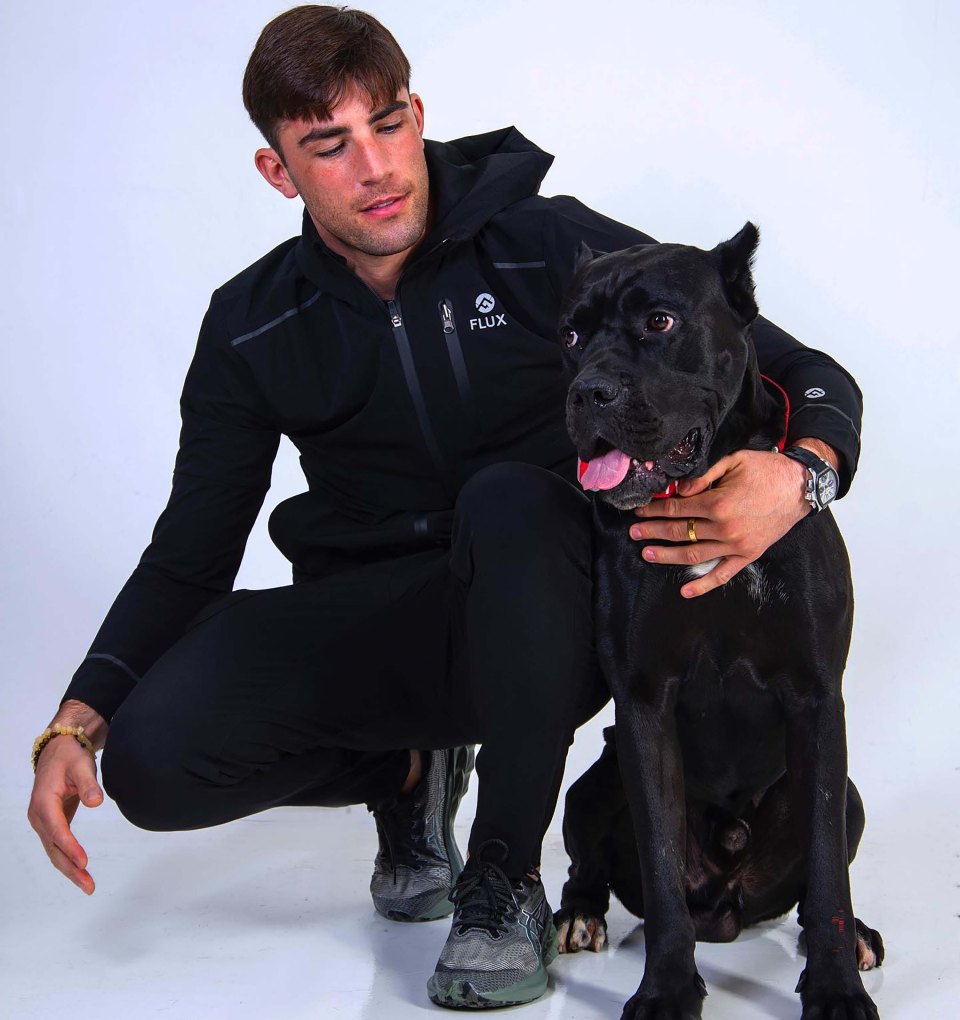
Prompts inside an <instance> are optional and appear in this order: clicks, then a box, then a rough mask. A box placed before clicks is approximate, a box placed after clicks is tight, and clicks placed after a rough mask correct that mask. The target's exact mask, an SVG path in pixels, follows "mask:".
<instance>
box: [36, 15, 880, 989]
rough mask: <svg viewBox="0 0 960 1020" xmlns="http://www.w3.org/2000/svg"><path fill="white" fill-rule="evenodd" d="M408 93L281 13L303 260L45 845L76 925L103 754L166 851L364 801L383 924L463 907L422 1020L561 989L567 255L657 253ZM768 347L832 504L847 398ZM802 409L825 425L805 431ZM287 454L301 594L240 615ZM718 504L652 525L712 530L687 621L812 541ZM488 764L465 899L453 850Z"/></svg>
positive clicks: (138, 619) (756, 485)
mask: <svg viewBox="0 0 960 1020" xmlns="http://www.w3.org/2000/svg"><path fill="white" fill-rule="evenodd" d="M409 71H410V69H409V64H408V63H407V61H406V58H405V57H404V55H403V53H402V52H401V51H400V49H399V47H398V46H397V44H396V42H395V40H394V39H393V37H392V36H391V35H390V34H389V33H388V32H387V31H386V30H385V29H384V28H383V26H381V25H380V24H379V23H378V22H376V21H375V20H374V19H373V18H371V17H370V16H369V15H365V14H363V13H362V12H357V11H343V10H339V9H337V8H332V7H318V6H307V7H299V8H295V9H294V10H291V11H288V12H287V13H286V14H283V15H281V16H280V17H278V18H276V19H275V20H274V21H272V22H271V23H270V24H269V25H268V26H267V27H266V28H265V29H264V31H263V33H262V35H261V37H260V39H259V40H258V42H257V45H256V47H255V49H254V52H253V54H252V55H251V58H250V61H249V63H248V66H247V70H246V74H245V77H244V102H245V105H246V108H247V110H248V112H249V113H250V115H251V118H252V119H253V121H254V123H255V124H256V125H257V126H258V128H259V129H260V130H261V132H262V133H263V134H264V136H265V138H266V139H267V141H268V143H269V147H267V148H263V149H260V150H259V151H258V152H257V154H256V165H257V168H258V170H259V171H260V173H261V174H262V175H263V177H264V178H265V180H266V181H267V182H268V183H269V184H270V185H271V186H273V187H274V188H276V189H277V190H278V191H279V192H280V193H281V194H282V195H284V196H285V197H287V198H295V197H297V196H299V197H300V198H302V199H303V202H304V206H305V211H304V220H303V233H302V236H301V237H299V238H293V239H291V240H290V241H287V242H285V243H284V244H282V245H280V246H279V247H278V248H277V249H275V250H274V251H272V252H270V253H269V254H268V255H266V256H264V258H262V259H261V260H259V261H258V262H257V263H255V264H254V265H252V266H250V267H249V268H248V269H246V270H245V271H244V272H242V273H241V274H240V275H239V276H237V277H236V278H234V279H233V280H231V281H230V282H229V283H227V284H226V285H224V286H223V287H221V288H220V289H219V290H218V291H217V292H216V293H215V294H214V296H213V299H212V301H211V305H210V309H209V311H208V313H207V315H206V317H205V319H204V323H203V327H202V329H201V333H200V338H199V341H198V345H197V351H196V354H195V357H194V359H193V362H192V364H191V366H190V370H189V372H188V374H187V378H186V381H185V384H184V390H183V395H182V399H181V409H182V414H183V431H182V433H181V441H180V450H179V453H178V456H177V463H176V469H175V474H174V484H173V491H172V494H171V497H170V502H169V503H168V506H167V508H166V509H165V510H164V512H163V514H162V515H161V517H160V519H159V520H158V522H157V527H156V529H155V531H154V535H153V540H152V542H151V544H150V546H149V547H148V548H147V550H146V551H145V552H144V554H143V557H142V558H141V561H140V563H139V564H138V566H137V567H136V569H135V570H134V572H133V574H132V576H131V577H130V579H129V580H128V582H127V584H126V585H125V586H124V588H123V590H122V591H121V592H120V594H119V595H118V597H117V599H116V601H115V603H114V605H113V607H112V608H111V610H110V612H109V613H108V615H107V617H106V619H105V621H104V623H103V626H102V627H101V629H100V631H99V633H98V634H97V637H96V638H95V640H94V642H93V645H92V647H91V650H90V653H89V654H88V656H87V658H86V659H85V660H84V662H83V663H82V664H81V665H80V668H79V669H78V670H77V672H76V674H75V676H74V678H73V680H72V682H71V684H70V686H69V688H68V690H67V693H66V695H65V698H64V700H63V702H62V704H61V707H60V710H59V711H58V712H57V714H56V716H55V717H54V720H53V723H52V728H51V729H50V730H48V731H47V732H45V733H44V734H43V735H41V737H40V738H38V741H37V744H36V747H35V764H36V767H37V775H36V782H35V785H34V792H33V797H32V799H31V805H30V811H29V815H30V820H31V824H32V825H33V826H34V828H35V829H36V831H37V832H38V835H39V836H40V838H41V841H42V842H43V845H44V847H45V849H46V851H47V853H48V854H49V856H50V858H51V861H52V862H53V864H54V865H55V866H56V867H57V868H58V869H59V870H61V871H62V872H63V873H64V874H65V875H67V877H68V878H70V879H71V880H72V881H74V882H75V883H76V884H77V885H78V886H79V887H80V888H81V889H83V890H84V891H85V892H87V893H91V892H92V891H93V880H92V878H91V877H90V874H89V872H88V871H87V855H86V853H85V852H84V850H83V849H82V848H81V846H80V844H79V843H78V842H77V840H76V839H75V837H74V836H73V835H72V833H71V832H70V828H69V825H70V822H71V821H72V818H73V815H74V813H75V811H76V809H77V806H78V803H80V802H82V803H83V804H84V805H86V806H88V807H94V806H96V805H97V804H99V803H100V802H101V801H102V799H103V794H102V792H101V790H100V787H99V786H98V784H97V780H96V768H95V761H94V758H93V756H92V755H91V753H90V751H91V750H93V749H96V748H99V747H103V748H104V754H103V762H102V764H103V774H104V786H105V788H106V789H107V791H108V792H109V793H110V794H111V796H112V797H114V799H115V800H116V801H117V803H118V805H119V806H120V809H121V811H123V813H124V814H125V815H126V816H127V817H128V818H129V819H131V820H132V821H134V822H135V823H136V824H138V825H141V826H143V827H145V828H154V829H178V828H195V827H200V826H205V825H214V824H218V823H221V822H225V821H228V820H231V819H233V818H237V817H241V816H244V815H247V814H251V813H253V812H255V811H260V810H263V809H265V808H267V807H272V806H276V805H283V804H287V805H289V804H313V805H328V806H330V805H340V804H350V803H367V804H368V805H369V806H370V807H371V809H372V810H373V812H374V816H375V819H376V823H377V830H378V835H379V842H380V846H379V851H378V853H377V856H376V860H375V864H374V874H373V878H372V880H371V892H372V895H373V900H374V905H375V907H376V909H377V910H379V911H380V912H381V913H383V914H384V915H385V916H387V917H391V918H394V919H397V920H427V919H431V918H435V917H440V916H445V915H447V914H449V913H450V910H451V906H452V907H453V914H454V916H453V923H452V928H451V932H450V935H449V938H448V939H447V943H446V945H445V947H444V950H443V952H442V954H441V957H440V960H439V962H438V964H437V968H436V971H435V973H434V975H433V977H432V978H431V979H430V982H429V985H428V991H429V994H430V997H431V998H432V999H433V1000H434V1001H435V1002H437V1003H439V1004H441V1005H445V1006H453V1007H484V1006H499V1005H509V1004H511V1003H517V1002H525V1001H529V1000H531V999H533V998H536V997H537V996H538V995H540V994H541V993H542V992H543V990H544V989H545V988H546V983H547V976H546V966H547V964H548V963H549V962H550V960H551V959H552V955H553V953H554V952H555V939H554V935H553V929H552V920H551V916H550V910H549V907H548V905H547V901H546V898H545V894H544V891H543V888H542V885H541V883H540V881H539V875H538V873H537V867H538V864H539V858H540V844H541V841H542V838H543V834H544V831H545V829H546V826H547V824H548V822H549V820H550V817H551V816H552V813H553V809H554V805H555V803H556V799H557V795H558V792H559V786H560V782H561V778H562V772H563V764H564V760H565V756H566V751H567V748H568V746H569V744H570V741H571V740H572V738H573V733H574V730H575V729H576V727H577V726H579V725H580V724H581V723H582V722H584V721H585V720H586V719H587V718H589V717H590V716H591V715H592V714H594V713H595V712H596V711H597V710H598V709H599V707H600V706H601V705H602V704H603V703H604V702H605V700H606V697H607V694H606V690H605V687H604V685H603V682H602V679H601V678H600V677H599V675H598V671H597V667H596V662H595V658H594V655H593V648H592V622H591V607H590V563H591V560H590V533H589V513H588V502H587V500H586V498H585V497H584V495H583V494H582V492H580V491H579V489H578V488H577V487H576V484H575V483H576V479H575V456H574V453H573V449H572V447H571V445H570V442H569V440H568V438H567V436H566V433H565V429H564V426H563V407H564V395H565V380H564V377H563V371H562V367H561V360H560V352H559V345H558V344H557V343H556V340H555V330H556V320H557V312H558V308H559V299H560V294H561V293H562V291H563V288H564V286H565V284H566V282H567V280H568V279H569V278H570V276H571V274H572V271H573V268H574V263H575V257H576V252H577V249H578V247H579V245H580V244H581V242H584V241H585V242H586V243H587V244H589V245H591V246H592V247H594V248H597V249H601V250H615V249H618V248H623V247H626V246H629V245H631V244H636V243H641V242H648V241H650V238H648V237H647V236H646V235H644V234H641V233H639V232H637V231H635V230H633V229H632V228H629V227H626V226H623V225H622V224H618V223H615V222H614V221H612V220H608V219H606V218H605V217H602V216H599V215H598V214H596V213H594V212H592V211H590V210H589V209H586V208H585V207H584V206H582V205H581V204H580V203H578V202H576V201H575V200H574V199H570V198H567V197H559V198H554V199H545V198H542V197H540V196H539V195H538V194H537V189H538V187H539V184H540V181H541V179H542V177H543V175H544V174H545V173H546V171H547V169H548V167H549V165H550V162H551V157H549V156H548V155H547V154H546V153H544V152H542V151H541V150H540V149H538V148H537V147H536V146H535V145H533V144H532V143H530V142H528V141H527V140H526V139H525V138H523V137H522V136H521V135H520V134H519V133H518V132H516V131H515V130H514V129H505V130H502V131H496V132H490V133H488V134H485V135H480V136H476V137H472V138H465V139H460V140H458V141H457V142H453V143H448V144H441V143H437V142H429V141H428V142H425V141H424V139H423V125H424V110H423V104H422V102H421V100H420V98H419V97H418V96H417V95H416V94H413V93H410V91H409ZM755 339H756V342H757V347H758V352H759V357H760V362H761V366H762V367H763V369H764V371H765V372H766V373H767V374H769V375H772V376H773V377H774V378H776V379H777V381H778V382H779V383H780V384H781V385H783V386H784V387H785V388H786V389H787V391H788V392H789V393H790V394H791V396H792V398H793V402H794V408H795V410H794V415H793V418H792V421H791V426H792V427H791V434H790V437H789V440H790V442H791V443H794V444H800V445H804V446H807V447H808V448H810V449H812V450H813V451H814V452H815V453H817V454H818V456H820V457H821V458H824V459H826V460H828V461H830V462H831V463H832V464H833V465H834V467H837V468H839V470H840V475H841V490H842V491H845V490H846V488H847V487H848V486H849V482H850V479H851V477H852V474H853V472H854V470H855V467H856V461H857V456H858V452H859V440H858V434H857V428H858V422H859V414H860V404H859V391H858V390H857V388H856V385H855V383H853V381H852V380H851V379H850V378H849V376H848V375H847V374H846V373H845V372H844V371H843V370H842V369H841V368H840V367H839V366H837V365H836V364H835V363H834V362H833V361H832V360H831V359H829V358H828V357H826V356H825V355H822V354H819V353H818V352H815V351H810V350H808V349H806V348H804V347H802V346H801V345H800V344H798V343H797V342H796V341H795V340H793V339H792V338H791V337H789V336H787V335H786V334H785V333H783V332H782V331H781V330H779V329H777V328H776V327H775V326H772V325H771V324H769V323H764V322H760V323H758V324H757V326H756V328H755ZM814 386H816V387H818V388H819V389H820V390H823V391H825V392H826V394H827V398H824V399H822V400H816V401H811V400H807V399H804V397H803V394H804V393H805V392H807V391H810V390H811V388H812V387H814ZM281 435H287V436H289V437H290V438H291V440H292V441H293V442H294V443H295V444H296V445H297V447H298V449H299V451H300V454H301V462H302V464H303V468H304V473H305V475H306V478H307V481H308V485H309V489H308V491H307V492H305V493H303V494H301V495H300V496H296V497H294V498H292V499H289V500H286V501H285V502H284V503H282V504H280V506H278V507H277V509H276V510H275V511H274V513H273V515H272V517H271V520H270V533H271V536H272V538H273V539H274V541H275V542H276V544H277V545H278V546H279V547H280V549H281V550H282V551H283V552H284V554H285V555H287V556H288V558H289V559H290V560H291V562H292V563H293V576H294V582H295V583H294V584H293V585H290V586H285V587H281V588H276V589H269V590H266V591H260V592H250V591H239V592H232V593H231V588H232V584H233V580H234V578H235V575H236V571H237V569H238V566H239V563H240V560H241V557H242V554H243V548H244V544H245V541H246V538H247V535H248V533H249V530H250V528H251V527H252V524H253V521H254V519H255V518H256V515H257V513H258V511H259V508H260V506H261V504H262V501H263V497H264V494H265V492H266V489H267V487H268V485H269V479H270V469H271V464H272V461H273V458H274V455H275V453H276V449H277V444H278V442H279V439H280V436H281ZM710 480H711V481H715V482H716V485H715V487H714V489H712V490H711V491H710V492H707V491H705V489H706V485H705V483H704V482H703V481H702V480H701V481H700V482H695V483H692V484H691V485H689V486H688V487H687V489H686V490H685V493H684V495H683V498H680V499H673V500H667V501H665V502H664V503H663V504H662V505H660V506H659V507H658V508H657V510H656V513H657V516H656V517H654V516H653V515H651V514H646V513H645V514H643V515H642V520H640V521H638V522H637V523H636V524H634V525H633V526H632V527H631V533H632V534H633V535H634V537H637V538H640V537H643V538H651V537H653V538H667V539H671V540H676V539H677V538H684V537H685V536H686V523H685V522H686V519H687V518H689V517H696V518H697V531H698V536H699V538H700V539H701V541H700V542H699V543H698V544H697V545H696V546H693V547H691V546H680V547H669V546H664V547H660V548H658V549H657V550H655V552H654V555H656V557H657V559H658V561H659V562H663V563H676V562H684V563H687V562H691V556H692V557H693V560H694V561H697V562H699V561H701V560H708V559H713V558H714V557H721V558H722V560H721V563H720V565H719V566H717V567H716V568H715V569H713V570H712V571H710V572H708V573H707V574H705V576H703V577H701V578H699V579H698V580H696V581H692V582H690V583H689V584H687V585H686V586H685V587H684V589H683V592H684V594H685V595H687V596H688V597H696V596H699V595H702V594H705V593H706V592H709V591H710V590H712V589H713V588H715V587H717V586H718V585H720V584H723V583H725V582H726V581H727V580H729V578H730V577H731V576H733V574H734V573H735V572H736V571H737V570H738V569H739V568H740V567H742V566H743V565H745V564H746V563H748V562H750V561H751V560H752V559H755V558H756V557H757V556H758V555H760V553H762V552H763V550H764V549H766V548H767V547H768V546H769V545H770V544H772V543H773V542H775V541H776V540H777V539H778V538H780V537H781V536H782V535H783V534H784V533H785V532H786V531H787V530H788V529H789V528H790V527H791V526H792V525H793V524H794V523H795V522H796V521H797V520H799V519H800V517H802V516H803V515H804V514H805V513H806V512H807V511H808V506H807V504H806V502H805V501H804V498H803V491H804V484H805V469H804V468H803V467H802V466H801V465H799V464H797V463H796V462H794V461H792V460H789V459H788V458H784V457H780V456H778V455H775V454H761V453H749V452H744V453H739V454H735V455H733V456H731V457H729V458H726V459H725V460H724V461H723V462H721V464H720V465H719V466H718V469H716V470H715V471H713V472H711V475H710ZM675 518H680V519H681V520H682V521H683V524H682V529H681V530H682V534H681V533H678V531H677V528H678V525H679V524H680V522H679V521H678V520H675ZM80 727H83V732H79V728H80ZM88 740H89V741H92V744H87V743H85V742H86V741H88ZM475 743H482V745H483V747H482V750H481V752H480V754H479V755H478V757H477V773H478V780H479V789H478V805H477V815H476V818H475V820H474V823H473V827H472V830H471V834H470V840H469V847H468V849H469V857H468V861H467V863H466V866H465V867H464V865H463V862H462V859H461V857H460V853H459V851H458V849H457V847H456V843H455V842H454V840H453V835H452V826H453V820H454V816H455V813H456V809H457V805H458V803H459V801H460V798H461V797H462V795H463V792H464V790H465V789H466V784H467V780H468V776H469V772H470V771H471V768H472V763H473V757H472V750H471V748H470V745H472V744H475ZM451 901H452V903H451Z"/></svg>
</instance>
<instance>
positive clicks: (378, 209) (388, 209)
mask: <svg viewBox="0 0 960 1020" xmlns="http://www.w3.org/2000/svg"><path fill="white" fill-rule="evenodd" d="M406 199H407V196H406V195H387V196H385V197H384V198H378V199H377V200H376V202H371V203H370V205H367V206H364V208H363V209H361V210H360V212H361V213H363V215H364V216H373V217H374V218H376V219H380V218H382V217H384V216H393V215H394V214H395V213H398V212H399V211H400V209H401V208H402V206H403V203H404V202H405V201H406Z"/></svg>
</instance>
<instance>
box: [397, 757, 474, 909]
mask: <svg viewBox="0 0 960 1020" xmlns="http://www.w3.org/2000/svg"><path fill="white" fill-rule="evenodd" d="M451 750H452V753H453V762H452V763H451V766H450V768H449V769H447V777H446V790H445V796H444V803H445V804H446V810H445V811H444V813H443V845H444V846H445V847H446V850H447V856H448V857H449V858H450V888H449V889H447V890H446V891H444V892H442V893H440V894H439V895H438V896H437V899H436V900H435V901H434V902H433V903H432V904H431V905H430V906H429V907H427V908H426V909H424V910H420V911H418V912H417V913H416V914H405V913H402V912H401V911H399V910H388V911H381V913H382V914H383V916H384V917H387V918H389V919H390V920H391V921H400V922H402V923H413V924H416V923H418V922H420V921H438V920H439V919H440V918H442V917H449V916H450V915H451V914H452V913H453V904H452V903H451V902H450V892H451V890H452V889H453V887H454V886H455V885H456V884H457V879H458V878H459V877H460V873H461V872H462V871H463V857H462V855H461V854H460V848H459V847H458V846H457V841H456V839H454V836H453V820H454V818H456V816H457V809H458V808H459V807H460V801H461V800H463V795H464V794H465V793H466V792H467V787H468V786H469V785H470V773H471V772H472V771H473V765H474V761H475V754H474V750H473V746H472V745H469V744H468V745H467V746H466V747H456V748H452V749H451Z"/></svg>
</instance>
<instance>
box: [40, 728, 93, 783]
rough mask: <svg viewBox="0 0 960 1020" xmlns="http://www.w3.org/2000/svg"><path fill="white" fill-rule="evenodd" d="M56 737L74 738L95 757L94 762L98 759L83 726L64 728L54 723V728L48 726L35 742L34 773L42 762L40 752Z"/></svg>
mask: <svg viewBox="0 0 960 1020" xmlns="http://www.w3.org/2000/svg"><path fill="white" fill-rule="evenodd" d="M54 737H74V738H75V739H76V740H78V741H79V742H80V743H81V744H83V746H84V747H85V748H86V749H87V750H88V751H89V752H90V753H91V754H92V755H93V758H94V761H96V758H97V752H96V751H94V749H93V744H92V742H91V741H90V738H89V737H88V736H87V735H86V733H84V732H83V727H82V726H63V725H61V724H60V723H54V724H53V725H52V726H48V727H47V728H46V729H45V730H44V731H43V733H41V734H40V736H39V737H37V739H36V740H35V741H34V742H33V754H32V755H31V758H30V760H31V762H32V764H33V771H34V772H36V771H37V762H38V761H39V760H40V752H41V751H42V750H43V749H44V748H45V747H46V746H47V744H49V743H50V741H51V740H53V738H54Z"/></svg>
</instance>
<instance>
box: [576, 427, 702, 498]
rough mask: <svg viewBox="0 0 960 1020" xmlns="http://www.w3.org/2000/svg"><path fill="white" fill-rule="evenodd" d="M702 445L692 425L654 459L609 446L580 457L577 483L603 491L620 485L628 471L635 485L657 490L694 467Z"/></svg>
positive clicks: (698, 430)
mask: <svg viewBox="0 0 960 1020" xmlns="http://www.w3.org/2000/svg"><path fill="white" fill-rule="evenodd" d="M701 445H702V441H701V432H700V429H698V428H695V429H691V430H690V431H689V432H688V433H687V434H686V435H685V436H684V437H683V439H681V440H680V442H679V443H677V444H676V446H674V447H673V448H672V449H670V450H669V451H668V452H667V453H665V454H664V455H663V456H662V457H660V458H658V459H656V460H654V459H650V458H646V459H641V458H640V457H631V456H630V455H629V454H627V453H624V452H623V451H622V450H618V449H611V450H608V451H607V452H606V453H603V454H598V455H597V456H595V457H592V458H591V459H590V460H588V461H583V460H581V461H580V464H579V478H580V484H581V485H582V486H583V488H584V489H586V490H587V491H588V492H603V491H607V490H610V489H615V488H616V487H617V486H618V485H622V484H623V482H624V481H625V480H626V479H627V476H628V475H629V476H630V481H631V483H633V484H634V485H636V486H637V487H641V488H644V489H648V490H650V491H652V492H657V491H659V490H661V489H663V488H665V487H666V486H667V484H668V482H669V481H670V480H671V479H676V478H682V477H683V476H684V475H686V474H688V473H689V472H690V471H692V470H693V467H694V465H695V463H696V460H697V457H698V455H699V453H700V449H701Z"/></svg>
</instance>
